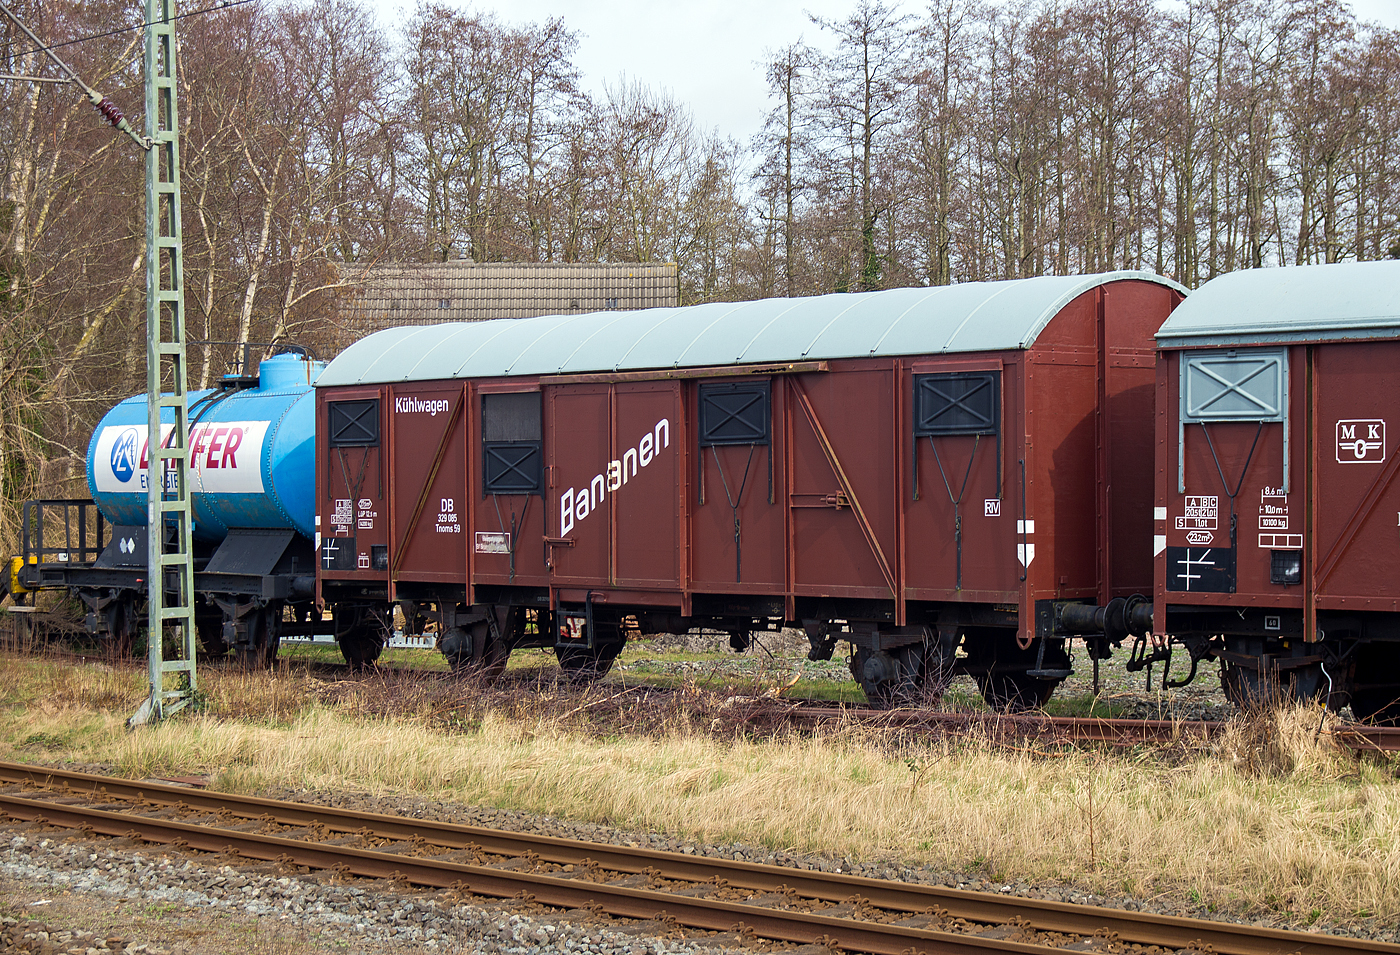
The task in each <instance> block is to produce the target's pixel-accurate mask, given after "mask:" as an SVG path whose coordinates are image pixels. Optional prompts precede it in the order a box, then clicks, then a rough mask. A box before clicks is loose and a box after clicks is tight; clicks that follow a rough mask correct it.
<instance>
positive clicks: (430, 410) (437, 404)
mask: <svg viewBox="0 0 1400 955" xmlns="http://www.w3.org/2000/svg"><path fill="white" fill-rule="evenodd" d="M451 407H452V402H450V401H448V400H446V399H445V398H429V399H428V400H426V401H425V400H424V399H422V398H395V399H394V413H395V414H425V415H427V416H428V417H430V418H434V417H437V413H438V412H439V411H446V410H447V409H448V408H451Z"/></svg>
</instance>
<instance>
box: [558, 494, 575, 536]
mask: <svg viewBox="0 0 1400 955" xmlns="http://www.w3.org/2000/svg"><path fill="white" fill-rule="evenodd" d="M573 529H574V489H573V488H569V489H568V490H567V491H565V492H564V493H563V494H562V495H560V497H559V536H560V537H566V536H567V535H568V533H569V531H571V530H573Z"/></svg>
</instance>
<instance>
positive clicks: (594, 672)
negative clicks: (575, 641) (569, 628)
mask: <svg viewBox="0 0 1400 955" xmlns="http://www.w3.org/2000/svg"><path fill="white" fill-rule="evenodd" d="M621 652H622V644H619V643H610V644H604V645H602V646H596V647H594V648H593V649H592V650H590V649H588V648H587V647H555V648H554V655H555V657H557V658H558V660H559V669H561V670H563V671H564V677H565V678H566V679H567V680H568V681H569V682H570V683H576V684H584V683H592V682H593V681H594V680H597V679H600V678H602V677H603V676H605V675H606V674H607V672H608V671H609V670H611V669H612V665H613V661H614V660H616V659H617V655H618V654H619V653H621Z"/></svg>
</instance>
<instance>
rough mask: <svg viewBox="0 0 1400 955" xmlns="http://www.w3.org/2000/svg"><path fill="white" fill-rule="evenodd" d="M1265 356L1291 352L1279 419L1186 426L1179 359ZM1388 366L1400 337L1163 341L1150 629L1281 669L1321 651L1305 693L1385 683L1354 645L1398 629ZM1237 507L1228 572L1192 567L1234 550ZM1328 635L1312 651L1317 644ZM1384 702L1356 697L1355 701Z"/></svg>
mask: <svg viewBox="0 0 1400 955" xmlns="http://www.w3.org/2000/svg"><path fill="white" fill-rule="evenodd" d="M1260 351H1272V352H1274V353H1276V354H1281V355H1283V356H1284V359H1285V360H1286V363H1287V373H1286V376H1285V380H1286V383H1287V393H1286V395H1285V396H1284V399H1283V409H1284V410H1283V415H1284V417H1285V420H1283V421H1264V422H1262V423H1258V422H1252V421H1238V422H1218V423H1212V424H1210V425H1208V426H1202V425H1201V424H1199V423H1187V424H1186V425H1185V426H1184V428H1183V427H1182V426H1181V410H1180V409H1181V398H1180V395H1181V388H1182V384H1181V374H1182V372H1181V369H1182V366H1183V362H1185V361H1187V360H1188V359H1190V358H1191V356H1193V355H1225V356H1235V355H1238V356H1249V355H1251V354H1252V353H1255V352H1260ZM1397 363H1400V341H1395V340H1381V341H1321V342H1313V343H1306V344H1303V343H1278V344H1269V343H1267V342H1265V343H1260V344H1258V345H1251V346H1247V347H1246V346H1239V347H1236V348H1230V347H1227V346H1220V347H1218V348H1214V349H1204V348H1195V349H1181V348H1167V349H1164V350H1163V351H1162V352H1161V359H1160V361H1159V364H1158V373H1157V402H1158V407H1159V409H1161V411H1160V414H1159V415H1158V425H1157V459H1158V463H1157V479H1156V484H1157V499H1158V515H1159V516H1160V517H1163V518H1164V519H1163V520H1160V521H1159V522H1158V525H1157V529H1156V535H1157V536H1156V548H1157V555H1156V568H1155V573H1156V578H1157V594H1156V605H1155V607H1154V629H1155V630H1157V631H1158V632H1159V633H1160V634H1162V635H1163V636H1165V635H1168V634H1176V635H1178V636H1181V635H1183V634H1187V635H1189V634H1191V633H1193V632H1194V633H1196V634H1197V636H1200V635H1202V634H1204V633H1206V632H1207V631H1209V632H1210V633H1223V634H1224V635H1225V652H1224V653H1223V654H1222V656H1223V658H1224V659H1226V660H1227V661H1229V662H1231V663H1233V664H1235V665H1237V666H1241V667H1243V668H1245V669H1246V670H1248V671H1250V672H1251V673H1254V672H1262V671H1265V670H1267V669H1269V668H1271V667H1278V666H1282V667H1283V668H1284V672H1285V673H1287V672H1290V671H1292V672H1294V673H1295V674H1296V673H1302V672H1303V671H1302V670H1301V669H1300V668H1302V667H1312V668H1313V669H1316V665H1317V663H1318V661H1323V662H1324V663H1326V662H1329V661H1330V662H1331V664H1332V666H1331V668H1330V669H1328V670H1327V671H1326V672H1318V673H1316V674H1312V675H1309V676H1308V682H1307V683H1304V684H1300V685H1301V686H1302V687H1303V689H1304V690H1305V691H1306V692H1318V693H1321V692H1328V693H1329V695H1330V694H1332V693H1333V692H1334V691H1336V690H1348V691H1349V690H1350V688H1352V687H1359V688H1361V689H1362V690H1365V689H1366V687H1367V686H1368V685H1374V681H1376V680H1381V681H1382V683H1384V684H1386V685H1391V686H1392V689H1393V680H1394V677H1393V675H1392V674H1389V673H1388V672H1386V673H1378V672H1366V671H1367V670H1368V669H1370V668H1371V666H1372V665H1371V664H1367V663H1366V662H1365V654H1366V653H1367V652H1369V651H1367V650H1365V649H1364V647H1363V649H1362V651H1361V654H1360V655H1358V654H1356V652H1355V649H1356V647H1355V644H1354V643H1353V642H1352V641H1357V640H1360V641H1361V642H1362V643H1363V644H1364V643H1365V642H1366V641H1367V640H1371V639H1383V640H1384V639H1390V640H1394V639H1395V638H1396V637H1397V636H1400V630H1397V628H1396V625H1395V623H1394V620H1395V618H1394V616H1393V615H1394V614H1395V613H1396V612H1397V611H1400V577H1397V576H1396V574H1395V567H1396V566H1400V530H1397V525H1400V455H1397V454H1396V453H1395V437H1394V435H1393V433H1388V432H1387V428H1394V427H1395V424H1394V423H1395V422H1396V421H1400V389H1397V388H1396V387H1395V386H1394V374H1395V372H1394V369H1395V367H1396V365H1397ZM1285 444H1286V446H1287V448H1286V452H1285ZM1285 453H1286V461H1285ZM1178 454H1180V460H1181V464H1180V469H1181V471H1180V474H1179V472H1178ZM1285 464H1286V469H1285ZM1183 484H1184V487H1183ZM1232 495H1233V498H1234V501H1233V508H1232V506H1231V497H1232ZM1232 512H1233V514H1234V517H1235V524H1236V532H1235V541H1234V544H1235V546H1234V548H1233V580H1232V581H1231V580H1228V579H1227V578H1225V577H1222V576H1221V575H1220V574H1219V573H1216V574H1215V577H1214V578H1212V577H1211V576H1210V574H1211V572H1210V571H1209V570H1206V571H1203V570H1202V569H1201V567H1202V566H1203V565H1205V564H1207V563H1208V560H1207V558H1208V557H1210V556H1218V555H1204V554H1202V549H1203V548H1207V547H1210V548H1226V549H1227V550H1229V548H1230V531H1229V528H1230V524H1231V514H1232ZM1188 547H1189V548H1192V549H1191V550H1189V551H1188V550H1186V548H1188ZM1279 559H1283V560H1289V559H1291V560H1294V561H1297V562H1298V563H1299V564H1300V565H1301V566H1300V568H1299V570H1300V572H1299V573H1298V576H1297V577H1296V578H1294V579H1290V578H1289V577H1288V576H1287V575H1286V574H1285V573H1284V572H1283V571H1282V570H1281V569H1280V568H1279V567H1276V566H1275V565H1274V561H1275V560H1279ZM1202 574H1205V576H1204V578H1203V577H1202V576H1201V575H1202ZM1212 579H1213V580H1214V582H1213V583H1212ZM1211 613H1214V614H1216V616H1210V615H1209V614H1211ZM1368 615H1371V616H1368ZM1236 621H1238V623H1237V622H1236ZM1329 635H1330V636H1331V637H1332V638H1333V639H1331V640H1330V641H1328V643H1327V645H1326V646H1324V647H1323V648H1322V649H1320V650H1319V649H1318V648H1316V647H1315V646H1313V645H1315V644H1317V643H1318V642H1319V641H1324V640H1327V639H1328V637H1329ZM1378 646H1379V645H1378ZM1392 646H1393V644H1392ZM1381 652H1382V653H1384V652H1385V651H1381ZM1381 659H1389V658H1386V657H1382V658H1381ZM1280 661H1283V662H1282V663H1280ZM1386 668H1387V667H1386V665H1384V664H1383V665H1382V669H1386ZM1251 679H1252V677H1251ZM1291 679H1293V680H1295V681H1297V680H1299V679H1300V677H1299V676H1297V675H1295V676H1293V677H1291ZM1295 688H1296V687H1295ZM1387 692H1390V691H1387ZM1373 696H1374V694H1373ZM1340 698H1341V699H1343V700H1345V699H1346V697H1345V696H1342V697H1340ZM1387 700H1388V697H1386V696H1384V695H1382V697H1381V698H1372V699H1368V700H1366V701H1365V712H1372V711H1375V710H1376V709H1378V708H1380V707H1383V706H1384V705H1385V704H1386V702H1387ZM1334 703H1335V699H1334ZM1352 703H1353V706H1354V708H1355V707H1356V705H1357V698H1356V697H1353V698H1352Z"/></svg>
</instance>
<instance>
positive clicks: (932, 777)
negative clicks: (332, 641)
mask: <svg viewBox="0 0 1400 955" xmlns="http://www.w3.org/2000/svg"><path fill="white" fill-rule="evenodd" d="M0 674H2V675H3V688H0V702H2V703H3V706H0V745H4V746H5V748H6V750H7V751H8V753H9V755H11V756H12V757H17V758H23V759H32V760H45V761H73V762H78V763H102V764H106V765H110V766H112V767H113V768H114V769H115V770H117V771H119V772H122V773H125V774H130V775H136V776H144V775H149V774H177V773H208V774H212V775H213V776H214V777H215V785H217V786H220V787H223V788H229V789H234V790H239V791H259V790H264V789H268V788H273V787H278V786H296V787H310V788H322V789H360V790H367V791H370V792H374V793H379V794H399V793H402V794H410V793H412V794H421V795H423V796H426V797H428V798H438V799H447V800H458V801H466V802H475V803H483V804H489V805H495V806H500V807H503V808H510V809H517V810H524V811H533V812H546V813H550V814H554V815H559V816H564V817H568V818H573V819H577V820H586V821H594V822H601V823H609V824H613V825H618V826H623V827H629V828H636V829H657V830H666V831H670V832H673V833H677V834H682V835H685V836H689V837H692V838H695V839H699V840H704V841H709V842H733V841H743V842H750V843H757V844H763V845H767V846H771V847H778V848H787V849H793V850H799V851H809V852H824V853H829V854H833V855H837V856H852V857H860V858H872V857H877V856H881V855H893V856H898V857H900V858H905V859H912V860H918V861H923V862H927V863H929V864H932V865H934V866H937V867H940V868H946V869H949V870H954V871H967V872H975V873H980V874H983V875H985V876H987V877H991V878H1004V877H1017V878H1031V879H1037V880H1066V881H1074V882H1077V883H1079V884H1081V885H1084V886H1087V887H1089V888H1092V889H1093V890H1095V891H1098V892H1102V893H1110V894H1111V893H1118V892H1127V893H1132V894H1136V895H1151V894H1158V893H1170V894H1173V895H1176V896H1178V897H1181V898H1190V899H1193V900H1199V901H1200V902H1201V903H1202V904H1205V905H1208V906H1212V907H1215V908H1228V909H1232V910H1235V911H1239V912H1258V911H1266V910H1272V911H1277V912H1280V913H1287V914H1289V915H1290V916H1291V917H1293V918H1295V919H1298V918H1301V919H1304V920H1311V919H1316V918H1319V917H1326V918H1337V919H1350V918H1355V917H1362V916H1367V915H1369V916H1374V917H1379V918H1382V919H1388V920H1394V919H1395V918H1396V917H1397V915H1400V844H1397V840H1396V839H1395V836H1394V834H1395V833H1396V832H1397V831H1400V784H1397V783H1396V781H1395V775H1394V769H1395V768H1394V766H1393V765H1392V764H1390V763H1387V762H1385V761H1375V760H1373V761H1369V762H1357V761H1356V760H1354V759H1353V758H1352V757H1351V756H1350V755H1348V754H1346V753H1344V752H1342V751H1339V750H1336V749H1334V748H1332V747H1331V745H1330V742H1329V737H1328V736H1327V735H1326V734H1325V733H1324V734H1322V735H1320V736H1319V735H1318V733H1317V729H1318V725H1319V719H1320V717H1321V714H1319V713H1318V712H1317V711H1316V710H1306V709H1305V710H1299V711H1291V712H1285V713H1281V714H1276V715H1273V716H1270V717H1256V718H1253V719H1252V720H1251V721H1247V722H1243V723H1241V724H1239V725H1237V726H1234V727H1232V728H1231V730H1230V732H1229V733H1228V734H1227V735H1226V736H1225V737H1224V738H1222V739H1221V740H1220V741H1219V742H1218V743H1217V744H1216V745H1215V747H1214V748H1213V751H1201V752H1195V753H1183V752H1180V751H1178V752H1177V753H1176V754H1175V755H1174V756H1173V757H1172V758H1171V759H1164V758H1162V757H1160V756H1159V755H1157V754H1156V753H1155V752H1140V753H1136V754H1131V753H1129V754H1116V753H1103V752H1092V751H1090V752H1085V751H1076V750H1056V751H1046V752H1041V751H1034V750H1031V749H1023V750H1014V749H1008V748H1005V747H998V746H994V745H992V744H991V743H989V742H987V741H985V740H978V739H966V738H963V739H943V740H938V741H933V742H929V741H918V740H913V739H910V738H907V737H905V738H899V737H896V736H893V735H890V734H886V733H882V732H879V731H872V730H870V729H868V728H860V727H844V728H842V727H838V728H835V729H833V730H830V731H828V732H824V733H823V734H821V735H819V736H817V737H812V736H801V735H797V734H792V733H787V732H783V731H779V730H775V729H773V728H772V727H771V726H770V725H769V723H770V722H771V721H770V717H771V716H772V712H773V711H772V710H771V709H765V706H764V704H762V703H760V702H757V701H737V702H736V701H733V700H725V699H723V698H720V697H715V696H712V695H708V694H704V693H701V692H698V691H695V690H693V689H692V690H690V691H687V692H683V693H680V694H657V693H656V692H655V691H651V690H645V689H642V688H633V689H628V688H624V687H617V686H613V685H609V686H604V687H595V688H594V689H592V690H590V691H589V692H587V693H585V694H580V693H578V692H577V691H574V690H571V689H569V688H567V687H559V686H555V685H553V684H551V683H548V682H539V683H538V684H537V685H536V684H529V685H525V684H516V685H514V686H512V687H508V688H507V689H505V690H503V691H500V692H491V693H488V692H484V691H483V690H482V689H481V688H479V687H474V686H472V685H470V684H464V683H461V682H457V681H454V680H452V679H450V678H445V677H444V678H428V679H424V678H414V679H411V680H401V679H398V678H393V677H387V676H377V675H369V676H366V677H364V678H363V679H358V680H354V681H346V682H341V683H330V684H327V683H322V682H317V681H312V680H309V679H297V678H283V679H274V678H272V677H269V676H266V675H261V674H257V675H247V674H241V673H234V672H219V671H216V670H206V671H203V677H202V684H201V685H202V688H203V691H204V695H205V708H204V711H203V712H202V713H200V714H198V715H195V716H191V717H189V718H184V719H178V720H174V721H172V722H170V723H168V724H166V725H163V726H158V727H155V728H153V729H150V730H145V731H141V732H128V731H126V730H124V729H123V725H122V721H123V719H124V718H125V716H126V715H128V714H129V713H130V712H131V710H132V709H134V707H135V705H136V703H137V702H138V701H139V699H140V698H141V696H142V695H143V687H142V685H141V677H140V675H139V674H134V673H124V672H121V673H119V672H113V671H110V670H100V669H99V670H94V669H84V670H75V669H72V668H66V667H62V666H58V665H55V664H52V663H45V662H43V661H35V660H31V659H21V658H10V659H5V658H0Z"/></svg>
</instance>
